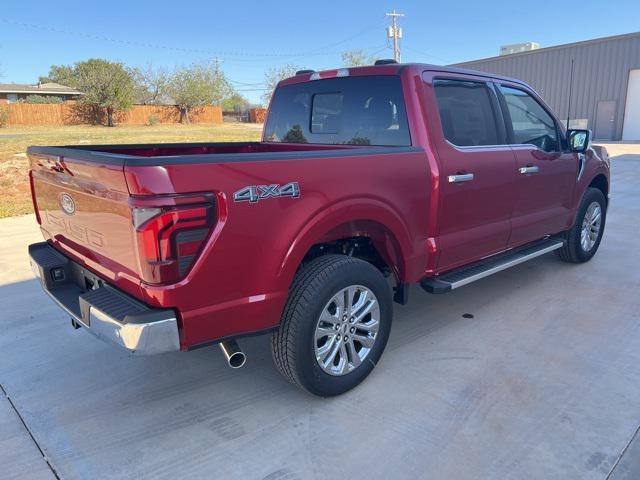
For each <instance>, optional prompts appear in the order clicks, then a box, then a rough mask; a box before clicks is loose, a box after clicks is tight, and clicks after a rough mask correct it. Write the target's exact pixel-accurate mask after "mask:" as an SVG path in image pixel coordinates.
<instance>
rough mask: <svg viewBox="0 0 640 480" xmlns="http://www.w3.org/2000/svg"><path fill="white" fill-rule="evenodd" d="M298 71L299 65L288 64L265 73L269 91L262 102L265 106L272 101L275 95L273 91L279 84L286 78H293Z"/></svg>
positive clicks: (266, 91)
mask: <svg viewBox="0 0 640 480" xmlns="http://www.w3.org/2000/svg"><path fill="white" fill-rule="evenodd" d="M298 70H300V67H298V66H297V65H291V64H287V65H282V66H280V67H272V68H270V69H269V70H267V71H266V72H265V74H264V80H265V81H264V83H265V85H266V88H267V90H265V93H264V95H263V96H262V100H263V101H264V103H265V105H267V104H269V102H270V101H271V96H272V95H273V91H274V90H275V89H276V86H277V85H278V82H279V81H280V80H284V79H285V78H289V77H293V76H294V75H295V74H296V72H297V71H298Z"/></svg>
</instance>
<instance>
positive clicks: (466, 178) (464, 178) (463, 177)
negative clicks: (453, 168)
mask: <svg viewBox="0 0 640 480" xmlns="http://www.w3.org/2000/svg"><path fill="white" fill-rule="evenodd" d="M448 179H449V183H462V182H470V181H471V180H473V173H459V174H456V175H449V177H448Z"/></svg>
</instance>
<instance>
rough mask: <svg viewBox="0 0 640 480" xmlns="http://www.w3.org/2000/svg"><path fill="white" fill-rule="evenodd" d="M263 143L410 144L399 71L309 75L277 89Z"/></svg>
mask: <svg viewBox="0 0 640 480" xmlns="http://www.w3.org/2000/svg"><path fill="white" fill-rule="evenodd" d="M264 138H265V140H266V141H267V142H285V143H315V144H325V145H340V144H343V145H344V144H346V145H372V146H410V145H411V136H410V134H409V125H408V122H407V114H406V109H405V105H404V97H403V93H402V85H401V82H400V77H399V76H397V75H380V76H360V77H343V78H330V79H323V80H313V81H308V82H303V83H295V84H290V85H284V86H282V87H279V88H277V89H276V91H275V93H274V97H273V100H272V102H271V108H270V111H269V117H268V119H267V124H266V126H265V137H264Z"/></svg>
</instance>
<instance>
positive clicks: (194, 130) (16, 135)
mask: <svg viewBox="0 0 640 480" xmlns="http://www.w3.org/2000/svg"><path fill="white" fill-rule="evenodd" d="M261 132H262V126H261V125H256V124H248V123H224V124H222V125H201V124H199V125H154V126H143V125H139V126H138V125H135V126H132V125H125V126H117V127H113V128H108V127H102V126H84V125H82V126H69V127H62V126H60V127H58V126H21V127H8V128H0V187H1V188H2V193H3V195H2V202H1V203H0V218H2V217H11V216H14V215H21V214H24V213H30V212H31V211H32V206H31V198H30V195H29V181H28V177H27V156H26V153H25V152H26V150H27V147H28V146H29V145H73V144H80V145H91V144H109V143H171V142H225V141H231V142H241V141H253V140H259V139H260V134H261Z"/></svg>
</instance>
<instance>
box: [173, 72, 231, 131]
mask: <svg viewBox="0 0 640 480" xmlns="http://www.w3.org/2000/svg"><path fill="white" fill-rule="evenodd" d="M167 93H168V94H169V96H170V97H171V98H172V100H173V101H174V102H175V104H176V107H177V108H178V110H179V111H180V122H181V123H190V113H191V112H192V111H193V110H194V109H196V108H198V107H202V106H205V105H221V104H222V102H223V101H224V100H225V99H226V98H228V97H229V96H231V95H232V94H233V88H232V87H231V85H230V84H229V82H228V81H227V79H226V78H225V76H224V74H223V73H222V71H221V70H220V69H219V68H218V66H217V65H211V64H195V63H194V64H192V65H190V66H188V67H179V68H177V69H176V70H175V71H174V72H173V74H172V75H171V77H170V79H169V82H168V85H167Z"/></svg>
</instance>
